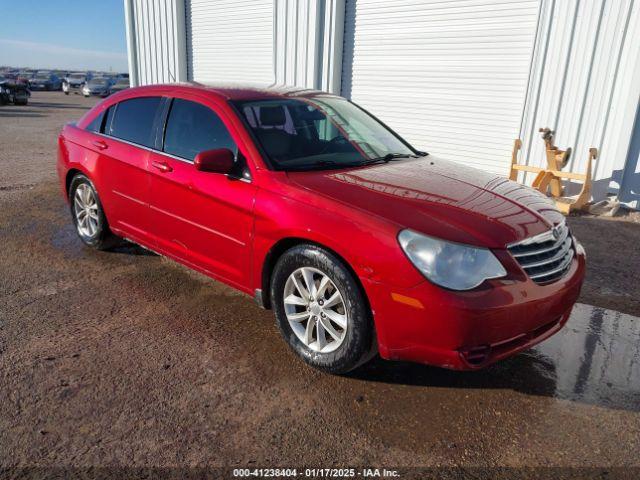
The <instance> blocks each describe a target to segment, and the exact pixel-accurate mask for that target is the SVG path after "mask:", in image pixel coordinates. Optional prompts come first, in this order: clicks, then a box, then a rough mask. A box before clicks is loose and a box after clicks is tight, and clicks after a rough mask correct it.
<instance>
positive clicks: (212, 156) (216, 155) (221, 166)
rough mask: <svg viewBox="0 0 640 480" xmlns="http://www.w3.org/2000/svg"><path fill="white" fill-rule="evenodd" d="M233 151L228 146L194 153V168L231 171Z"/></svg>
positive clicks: (225, 172) (223, 171)
mask: <svg viewBox="0 0 640 480" xmlns="http://www.w3.org/2000/svg"><path fill="white" fill-rule="evenodd" d="M234 163H235V162H234V156H233V152H232V151H231V150H229V149H228V148H216V149H214V150H205V151H204V152H200V153H198V154H197V155H196V158H194V159H193V164H194V165H195V167H196V170H200V171H201V172H211V173H222V174H225V175H226V174H228V173H231V170H232V169H233V166H234Z"/></svg>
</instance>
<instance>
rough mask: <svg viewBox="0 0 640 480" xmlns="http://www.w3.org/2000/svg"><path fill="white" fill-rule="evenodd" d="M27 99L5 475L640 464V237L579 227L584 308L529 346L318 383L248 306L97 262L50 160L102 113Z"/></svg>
mask: <svg viewBox="0 0 640 480" xmlns="http://www.w3.org/2000/svg"><path fill="white" fill-rule="evenodd" d="M31 100H32V101H31V103H30V105H29V106H27V107H14V106H7V107H2V108H0V171H1V172H2V173H1V174H0V228H1V229H0V245H1V249H2V252H1V254H0V278H1V279H2V281H1V283H0V405H2V408H0V467H1V466H4V467H16V466H21V467H26V466H43V467H48V466H58V467H69V466H77V467H87V466H94V467H104V466H124V467H206V466H227V467H235V466H252V467H255V466H258V467H276V466H280V467H288V466H310V467H328V466H345V465H365V466H374V467H383V466H396V467H398V466H443V465H444V466H462V467H465V468H468V467H473V466H495V465H506V466H573V467H578V466H587V467H588V466H595V467H607V468H611V467H616V466H618V467H620V466H632V465H633V466H636V467H640V456H638V455H637V452H638V451H639V449H640V319H638V318H636V317H638V316H640V282H638V278H640V271H639V270H640V241H639V239H640V224H638V223H632V222H623V221H612V220H603V219H598V218H593V217H573V218H570V224H571V226H572V228H573V230H574V232H575V233H576V235H577V236H578V237H579V238H580V240H581V241H582V242H583V243H584V245H585V247H586V250H587V254H588V276H587V281H586V284H585V287H584V291H583V294H582V296H581V299H580V302H581V304H580V305H578V306H577V307H576V310H575V312H574V315H573V316H572V319H571V321H570V324H569V325H568V327H567V328H566V329H565V330H564V331H563V332H562V333H561V334H559V335H557V336H556V337H554V338H552V339H551V340H550V341H548V342H546V343H544V344H543V345H541V346H539V347H537V348H536V349H534V350H531V351H529V352H526V353H523V354H521V355H519V356H517V357H515V358H513V359H510V360H508V361H505V362H502V363H500V364H498V365H496V366H494V367H491V368H489V369H487V370H484V371H481V372H478V373H455V372H448V371H444V370H439V369H436V368H429V367H424V366H419V365H410V364H403V363H392V362H383V361H380V360H377V361H374V362H373V363H372V364H370V365H368V366H366V367H365V368H363V369H361V370H359V371H358V372H356V373H355V374H353V375H351V376H348V377H334V376H329V375H324V374H322V373H318V372H316V371H314V370H312V369H310V368H308V367H306V366H304V365H303V364H302V363H301V362H300V361H298V360H296V359H295V358H294V357H293V356H292V354H290V353H289V351H288V349H287V347H286V346H285V344H284V342H283V341H281V340H280V338H279V336H278V332H277V330H276V328H275V325H274V321H273V317H272V314H271V313H270V312H267V311H263V310H260V309H259V308H258V307H257V306H256V305H255V304H254V303H253V302H252V301H251V299H250V298H248V297H245V296H244V295H241V294H238V293H236V292H234V291H232V290H231V289H229V288H227V287H225V286H223V285H220V284H218V283H216V282H214V281H212V280H210V279H208V278H205V277H203V276H201V275H199V274H195V273H192V272H190V271H188V270H186V269H185V268H182V267H181V266H179V265H177V264H175V263H173V262H172V261H169V260H166V259H163V258H160V257H158V256H155V255H152V254H149V253H147V252H146V251H144V250H142V249H139V248H136V247H130V248H123V249H120V250H118V251H116V252H94V251H91V250H89V249H87V248H84V247H83V246H82V244H81V243H80V241H79V240H78V239H77V238H76V235H75V232H74V230H73V228H72V226H71V222H70V220H69V215H68V212H67V210H66V207H65V204H64V202H63V200H62V198H61V196H60V193H59V187H58V184H57V179H56V177H55V170H54V165H55V146H56V136H57V133H58V132H59V130H60V128H61V126H62V125H63V124H64V122H67V121H70V120H73V119H77V118H78V117H79V116H80V115H82V114H83V113H84V112H85V111H86V110H87V109H88V108H90V106H92V105H93V104H94V103H95V102H96V100H95V99H84V98H81V97H79V96H73V95H72V96H68V97H67V96H64V95H63V94H62V93H59V92H54V93H45V92H42V93H35V94H34V95H33V97H32V99H31ZM589 305H591V306H595V307H596V308H593V307H590V306H589ZM606 309H612V310H617V311H618V312H615V311H610V310H606ZM619 312H622V313H619Z"/></svg>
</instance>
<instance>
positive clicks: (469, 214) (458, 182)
mask: <svg viewBox="0 0 640 480" xmlns="http://www.w3.org/2000/svg"><path fill="white" fill-rule="evenodd" d="M288 177H289V179H290V180H291V181H292V182H294V183H295V184H297V185H298V186H299V187H302V188H304V189H307V190H311V191H313V192H314V193H316V194H319V195H323V196H325V197H329V198H331V199H334V200H336V201H339V202H342V203H344V204H347V205H350V206H352V207H354V208H358V209H360V210H364V211H367V212H369V213H371V214H373V215H376V216H378V217H382V218H384V219H386V220H388V221H391V222H395V223H396V224H398V226H399V227H400V228H410V229H412V230H416V231H418V232H422V233H424V234H427V235H432V236H435V237H438V238H442V239H445V240H449V241H453V242H460V243H466V244H470V245H476V246H483V247H488V248H504V247H505V246H506V245H508V244H510V243H513V242H517V241H519V240H522V239H524V238H527V237H530V236H533V235H537V234H539V233H542V232H545V231H547V230H549V229H550V228H551V227H552V226H553V225H556V224H558V223H560V222H562V221H564V217H563V216H562V214H561V213H559V212H558V210H557V209H556V208H555V205H554V202H553V201H552V200H550V199H548V198H547V197H545V196H544V195H542V194H541V193H540V192H538V191H536V190H533V189H531V188H528V187H524V186H522V185H520V184H518V183H516V182H512V181H510V180H507V179H506V178H504V177H500V176H497V175H493V174H489V173H486V172H483V171H481V170H477V169H474V168H470V167H466V166H463V165H460V164H457V163H453V162H450V161H446V160H444V159H441V158H439V157H436V156H433V155H429V156H427V157H421V158H418V159H411V160H399V161H393V162H389V163H387V164H379V165H374V166H370V167H364V168H356V169H350V170H340V171H335V170H334V171H326V170H325V171H311V172H289V173H288Z"/></svg>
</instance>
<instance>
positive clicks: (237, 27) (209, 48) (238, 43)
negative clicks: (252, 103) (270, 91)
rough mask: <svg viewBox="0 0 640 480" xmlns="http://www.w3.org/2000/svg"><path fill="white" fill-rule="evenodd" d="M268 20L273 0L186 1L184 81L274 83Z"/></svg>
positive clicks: (271, 34)
mask: <svg viewBox="0 0 640 480" xmlns="http://www.w3.org/2000/svg"><path fill="white" fill-rule="evenodd" d="M183 1H184V0H183ZM273 19H274V1H273V0H186V24H187V55H188V60H187V62H188V72H189V79H191V80H195V81H198V82H217V83H220V82H222V83H228V82H242V83H244V84H255V85H265V84H270V83H273V81H274V57H273V51H274V49H273V45H274V38H273V30H274V28H273V27H274V25H273Z"/></svg>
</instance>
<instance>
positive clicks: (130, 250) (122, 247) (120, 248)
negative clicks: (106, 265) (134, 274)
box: [109, 240, 159, 257]
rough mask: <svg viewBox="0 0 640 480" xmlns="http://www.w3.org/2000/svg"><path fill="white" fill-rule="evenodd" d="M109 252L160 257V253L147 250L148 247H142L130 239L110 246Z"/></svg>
mask: <svg viewBox="0 0 640 480" xmlns="http://www.w3.org/2000/svg"><path fill="white" fill-rule="evenodd" d="M109 252H111V253H119V254H123V255H136V256H144V257H158V256H159V255H158V254H157V253H155V252H152V251H151V250H147V249H146V248H142V247H141V246H140V245H137V244H135V243H132V242H129V241H128V240H123V241H122V242H121V243H120V244H119V245H117V246H115V247H113V248H110V249H109Z"/></svg>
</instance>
